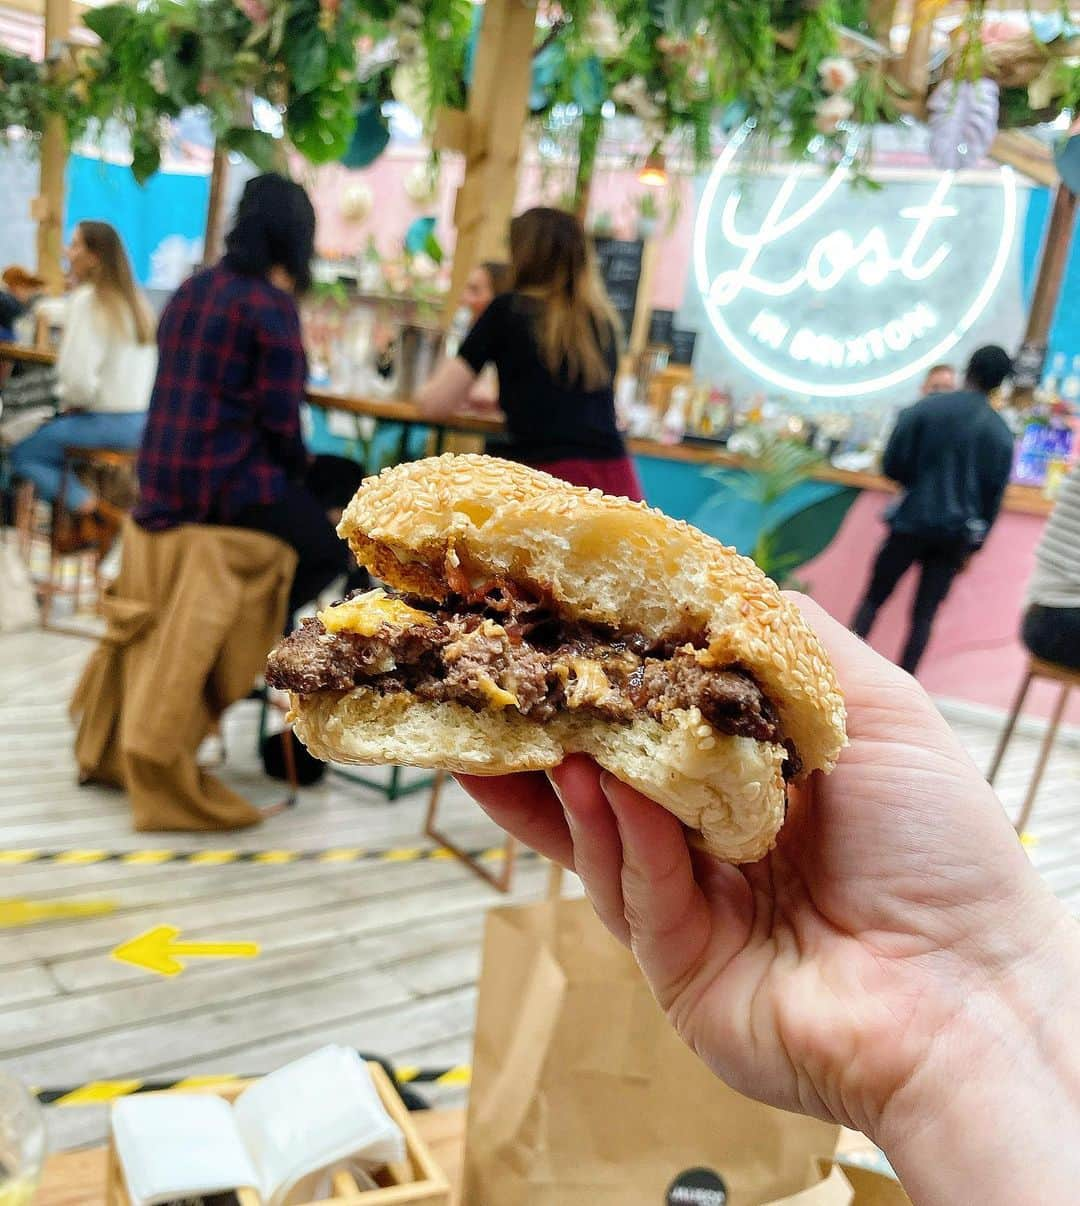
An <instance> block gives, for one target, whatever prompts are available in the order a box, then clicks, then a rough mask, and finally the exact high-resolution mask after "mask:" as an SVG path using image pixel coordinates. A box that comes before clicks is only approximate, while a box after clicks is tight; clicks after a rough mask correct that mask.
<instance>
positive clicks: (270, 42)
mask: <svg viewBox="0 0 1080 1206" xmlns="http://www.w3.org/2000/svg"><path fill="white" fill-rule="evenodd" d="M354 14H355V10H354V8H353V6H352V5H349V6H348V8H347V9H346V8H345V7H344V6H343V5H342V4H341V3H340V2H339V0H235V2H234V0H149V2H148V3H145V4H143V5H140V6H138V7H132V6H129V5H128V4H126V3H116V4H110V5H106V6H104V7H102V8H98V9H91V10H89V11H88V12H87V13H86V14H85V16H84V18H83V19H84V23H85V24H86V26H87V28H88V29H90V30H91V31H92V32H93V33H95V34H97V36H98V38H99V44H98V46H96V47H94V48H93V49H92V50H90V51H89V52H87V53H86V54H85V56H84V57H83V59H82V61H81V63H80V65H79V70H78V73H77V78H76V80H75V86H77V87H78V89H79V91H80V93H81V96H82V101H83V112H82V114H81V118H82V120H83V121H84V122H85V120H86V119H87V118H90V119H96V120H97V121H98V122H100V123H104V122H106V121H110V120H113V121H118V122H120V123H121V124H122V125H124V126H126V127H127V129H128V130H129V131H130V134H131V144H132V159H133V162H132V170H133V171H134V173H135V175H136V178H137V179H139V180H140V181H142V180H145V179H146V178H147V177H148V176H149V175H150V174H152V173H153V172H154V171H155V170H156V169H157V167H158V166H159V164H160V156H161V145H162V141H163V138H164V136H165V134H166V131H167V128H168V127H167V122H168V119H170V118H173V117H176V116H177V115H178V114H179V113H180V112H181V111H182V110H184V109H185V108H191V107H196V106H198V107H202V108H203V109H205V110H206V111H207V113H208V115H209V118H210V125H211V128H212V129H213V131H214V134H215V137H216V138H217V139H218V140H219V142H220V143H221V144H222V145H223V146H225V147H228V148H229V149H232V150H236V151H239V152H241V153H242V154H244V155H246V156H247V157H248V158H249V159H251V160H252V161H253V162H254V163H255V164H256V166H258V167H259V168H261V169H263V170H266V169H269V168H271V167H273V166H274V164H275V163H276V162H277V159H278V154H277V148H276V146H275V143H274V140H273V139H272V138H271V137H270V135H269V134H267V133H265V132H264V131H261V130H257V129H255V128H254V125H253V122H252V101H253V99H254V98H255V97H262V98H263V99H265V100H267V101H269V102H270V103H271V104H273V105H275V106H277V107H278V108H279V109H281V110H283V116H284V124H285V131H286V133H287V135H288V137H289V139H290V140H291V142H292V143H293V145H294V146H295V147H296V148H297V150H298V151H300V153H301V154H303V155H304V156H305V157H306V158H308V159H309V160H311V161H312V162H314V163H325V162H328V161H331V160H334V159H337V158H340V156H341V155H342V154H343V153H344V151H345V148H346V147H347V146H348V143H349V139H350V137H351V135H352V131H353V127H354V125H355V123H356V98H357V93H358V84H357V81H356V52H355V43H356V37H357V28H358V26H357V21H356V18H355V15H354ZM74 132H75V131H74V130H73V133H74Z"/></svg>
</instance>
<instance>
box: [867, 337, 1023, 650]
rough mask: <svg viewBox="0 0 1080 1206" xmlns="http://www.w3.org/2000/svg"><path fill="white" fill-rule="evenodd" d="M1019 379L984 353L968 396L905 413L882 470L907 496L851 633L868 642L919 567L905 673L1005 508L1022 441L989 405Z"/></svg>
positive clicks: (998, 358) (996, 355)
mask: <svg viewBox="0 0 1080 1206" xmlns="http://www.w3.org/2000/svg"><path fill="white" fill-rule="evenodd" d="M1011 372H1012V362H1011V361H1010V360H1009V356H1008V353H1007V352H1006V351H1005V350H1004V349H1003V348H999V347H994V346H990V347H985V348H979V350H978V351H977V352H975V354H974V355H973V356H972V357H971V360H970V361H969V362H968V367H967V378H966V387H967V388H966V389H963V390H958V391H957V392H955V393H948V394H931V395H930V396H928V397H926V398H923V400H922V401H921V402H917V403H916V404H915V405H914V406H910V407H908V409H907V410H905V411H903V412H902V413H901V415H900V418H899V419H898V420H897V423H896V427H895V428H894V429H893V433H892V436H891V437H890V439H889V444H888V447H887V448H886V449H885V456H884V457H883V459H882V469H883V470H884V472H885V475H886V476H887V477H891V478H892V479H893V481H896V482H899V483H900V485H901V486H903V488H904V495H903V497H902V499H901V500H900V502H899V503H898V504H897V505H896V506H895V507H894V508H893V509H892V510H891V511H890V513H889V516H888V523H889V527H890V528H891V529H892V530H891V533H890V535H889V537H888V538H887V539H886V541H885V543H884V544H883V545H882V546H881V549H880V551H879V552H878V555H877V560H876V561H875V562H874V570H873V573H872V574H871V576H870V585H869V586H868V587H867V590H866V595H865V596H864V598H863V601H862V603H861V604H860V606H859V610H858V612H857V613H856V615H855V620H854V622H853V624H852V628H853V629H854V630H855V632H856V633H857V634H858V635H859V636H861V637H865V636H866V635H867V634H868V633H869V632H870V629H871V628H872V627H873V623H874V618H875V617H876V615H877V613H878V609H879V608H880V607H881V605H882V604H883V603H884V602H885V600H886V599H887V598H888V597H889V596H890V595H891V594H892V592H893V590H894V589H895V588H896V584H897V583H898V582H899V581H900V579H901V577H903V575H904V573H905V572H906V571H907V570H908V569H909V568H910V567H911V565H913V564H914V563H915V562H918V563H919V565H920V567H921V573H920V577H919V587H918V590H917V592H916V594H915V603H914V606H913V608H912V613H911V629H910V631H909V633H908V639H907V644H906V645H905V646H904V653H903V656H902V657H901V659H900V664H901V665H902V666H903V668H904V669H905V670H907V671H908V673H910V674H914V673H915V668H916V667H917V666H918V664H919V659H920V658H921V657H922V655H923V651H924V650H925V649H926V644H927V642H928V641H929V639H930V628H931V625H932V624H933V622H934V615H935V614H936V612H937V609H938V608H939V607H940V606H941V604H942V603H943V602H944V600H945V596H946V595H947V594H948V593H949V587H950V586H951V585H952V582H953V579H954V578H955V577H956V575H957V574H958V573H959V572H960V571H961V570H962V569H963V568H964V566H965V565H966V564H967V562H968V559H969V558H970V557H971V555H972V553H974V552H975V551H976V550H977V549H979V548H981V547H982V544H983V542H984V541H985V539H986V536H987V533H988V532H989V531H990V527H991V525H992V524H993V522H994V520H995V519H996V518H997V513H998V510H999V508H1000V507H1001V499H1002V496H1003V495H1004V493H1005V487H1006V485H1008V481H1009V473H1010V470H1011V469H1012V455H1013V437H1012V433H1011V432H1010V431H1009V429H1008V427H1007V426H1006V425H1005V422H1004V420H1003V419H1002V418H1001V416H1000V415H998V414H997V413H996V412H995V411H994V410H993V409H992V408H991V406H990V403H989V399H988V397H987V395H988V394H990V393H991V392H992V391H993V390H995V389H997V387H998V386H999V385H1001V383H1002V382H1003V381H1004V380H1005V378H1006V377H1008V376H1009V375H1010V373H1011Z"/></svg>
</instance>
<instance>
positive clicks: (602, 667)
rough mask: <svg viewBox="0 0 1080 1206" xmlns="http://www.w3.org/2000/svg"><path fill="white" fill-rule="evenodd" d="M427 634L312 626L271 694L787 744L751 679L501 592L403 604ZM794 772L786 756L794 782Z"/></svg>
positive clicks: (291, 649)
mask: <svg viewBox="0 0 1080 1206" xmlns="http://www.w3.org/2000/svg"><path fill="white" fill-rule="evenodd" d="M404 599H405V601H406V602H407V603H408V604H409V605H410V606H412V607H416V608H419V609H423V610H425V611H426V612H427V613H428V615H429V616H430V620H429V622H426V623H425V622H417V623H415V624H408V625H406V626H399V625H397V624H389V623H386V624H382V625H380V626H379V627H378V628H377V630H376V631H375V632H374V633H373V634H372V635H371V636H360V635H357V634H356V633H351V632H336V633H335V632H327V630H326V628H325V627H324V626H323V624H322V623H321V621H319V620H317V619H311V620H306V621H305V622H304V624H303V625H302V626H301V627H300V628H299V629H298V630H297V631H295V632H294V633H292V634H291V635H290V636H288V637H287V638H286V639H285V640H284V641H283V642H282V643H281V644H280V645H279V646H278V648H277V649H275V650H274V652H273V653H272V654H271V656H270V660H269V663H268V666H267V676H266V677H267V682H268V683H269V684H270V685H271V686H273V687H278V688H280V689H282V690H287V691H293V692H295V693H296V694H298V695H310V694H313V693H315V692H318V691H342V692H345V691H352V690H353V689H355V688H356V687H370V688H372V689H373V690H376V691H380V692H382V693H391V692H399V691H409V692H411V693H412V694H414V695H416V696H417V698H419V699H424V700H430V701H443V700H455V701H457V702H459V703H462V704H465V705H466V706H468V707H470V708H473V709H474V710H476V711H480V710H481V709H485V708H492V707H496V708H499V707H514V708H516V709H517V710H518V711H520V712H521V713H522V714H523V715H525V716H527V717H528V718H529V719H531V720H536V721H544V720H547V719H550V717H552V716H553V715H554V714H555V713H556V712H558V711H560V710H568V709H569V710H579V709H580V710H587V711H589V712H591V713H593V714H595V715H597V716H600V717H603V718H604V719H606V720H612V721H630V720H633V719H634V717H635V716H637V715H640V714H642V713H644V714H646V715H649V716H653V717H655V718H657V719H659V718H662V717H663V715H664V713H665V712H668V711H671V710H674V709H689V708H698V709H699V710H700V712H701V714H702V716H703V717H704V719H706V720H707V721H708V722H709V723H710V724H711V725H713V727H714V728H716V729H717V730H718V731H719V732H721V733H729V734H733V735H735V736H739V737H751V738H754V739H755V740H757V741H772V742H779V741H781V740H782V739H781V734H780V723H779V716H778V714H777V711H776V708H775V707H774V705H773V704H772V702H771V701H770V700H769V699H768V698H767V697H766V696H765V694H764V692H763V691H762V690H761V688H760V686H759V685H758V684H757V682H756V681H755V680H754V678H753V676H752V675H751V674H750V673H749V672H748V671H746V670H745V669H743V668H741V667H738V666H732V667H729V668H726V669H707V668H705V667H703V666H701V665H700V664H699V663H698V661H697V659H696V657H695V651H694V649H693V647H692V645H690V644H686V643H684V644H681V645H678V646H675V645H674V644H671V643H669V644H666V645H665V644H656V643H650V642H649V641H648V640H647V639H646V638H645V637H644V636H642V635H640V634H625V633H620V634H615V633H612V632H610V631H607V630H605V629H602V628H600V627H598V626H594V625H588V624H582V623H577V622H574V621H566V620H562V619H560V618H559V617H557V616H556V615H554V614H553V613H551V612H550V611H549V610H547V609H545V608H544V607H543V606H542V605H540V604H536V603H531V602H529V601H527V600H521V599H520V598H519V597H516V596H514V595H513V594H511V593H510V592H507V591H506V590H505V589H504V590H502V591H499V590H495V591H493V592H489V593H487V594H486V595H485V596H484V597H482V598H480V599H475V598H474V599H469V598H467V597H464V596H458V597H455V598H453V599H451V600H448V601H447V602H446V604H444V605H443V606H442V607H439V608H437V609H436V608H434V606H433V605H432V603H431V602H430V601H427V600H420V599H416V598H413V597H411V596H404ZM794 765H795V762H794V751H793V750H791V749H790V747H789V773H792V769H791V768H793V767H794Z"/></svg>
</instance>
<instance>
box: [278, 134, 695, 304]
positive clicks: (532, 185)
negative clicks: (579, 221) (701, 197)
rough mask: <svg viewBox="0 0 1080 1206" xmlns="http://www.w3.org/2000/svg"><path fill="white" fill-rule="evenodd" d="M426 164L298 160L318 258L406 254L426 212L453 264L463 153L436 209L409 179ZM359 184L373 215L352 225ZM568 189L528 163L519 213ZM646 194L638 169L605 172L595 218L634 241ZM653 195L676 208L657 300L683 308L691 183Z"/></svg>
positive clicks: (390, 155)
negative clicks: (419, 199)
mask: <svg viewBox="0 0 1080 1206" xmlns="http://www.w3.org/2000/svg"><path fill="white" fill-rule="evenodd" d="M425 160H426V154H425V152H424V151H423V150H421V149H419V148H417V149H415V150H410V149H406V148H399V147H391V148H390V149H388V150H387V151H386V152H385V153H384V154H383V155H381V156H380V157H379V158H378V159H377V160H376V161H375V163H373V164H372V165H371V167H369V168H364V169H363V170H361V171H351V170H349V169H348V168H345V167H342V166H341V165H339V164H333V165H330V166H328V167H324V168H319V169H318V170H315V171H312V169H310V168H306V169H305V167H304V166H303V165H302V164H299V163H298V164H297V165H296V175H297V178H298V179H300V180H302V181H303V182H304V183H305V184H306V185H307V186H308V188H309V189H310V191H311V195H312V200H313V202H314V204H315V210H316V213H317V214H318V223H319V224H318V231H317V234H316V240H317V244H318V248H319V251H320V253H322V254H323V255H326V256H328V257H330V258H338V257H340V256H347V255H355V254H356V253H357V252H358V251H361V250H362V249H363V248H364V247H365V246H366V244H367V241H368V239H369V237H374V239H375V245H376V247H377V248H378V249H379V252H380V254H381V255H383V256H386V257H388V258H391V259H392V258H395V257H397V256H399V255H400V254H401V246H402V240H403V239H404V237H405V231H406V230H407V229H408V227H409V224H410V223H411V222H413V221H414V220H415V219H416V218H418V217H421V216H423V215H425V214H433V215H434V216H435V217H436V218H437V225H436V234H437V236H438V238H439V241H440V243H441V244H442V246H443V248H444V249H445V250H446V252H447V258H448V259H449V256H450V253H451V252H452V251H453V245H454V228H453V220H452V218H453V210H454V197H455V195H456V192H457V189H458V187H459V185H460V183H461V178H462V174H463V161H462V159H461V157H460V156H457V155H445V156H443V167H442V173H441V177H440V181H439V189H438V196H437V199H436V201H435V204H434V205H433V206H421V205H417V204H416V203H415V202H414V201H412V199H411V198H410V197H409V195H408V193H407V192H406V191H405V183H404V182H405V177H406V175H407V174H408V173H409V171H411V170H412V169H413V168H414V167H415V166H416V165H418V164H422V163H424V162H425ZM360 181H362V182H364V183H365V184H367V186H368V187H369V188H370V189H371V192H372V196H373V199H374V205H373V208H372V213H371V215H370V217H368V218H367V220H366V221H364V222H346V221H345V220H344V219H343V218H342V216H341V200H342V197H343V195H344V193H345V190H346V189H347V188H348V187H349V186H350V184H352V183H354V182H360ZM565 185H566V177H565V174H563V175H561V176H560V177H557V178H556V177H552V178H550V179H547V180H545V178H544V175H543V173H542V172H541V169H540V167H539V165H538V164H537V163H536V162H529V163H527V164H526V165H525V166H524V168H523V169H522V173H521V186H520V188H519V190H518V203H517V208H518V209H519V210H521V209H525V208H527V207H528V206H529V205H537V204H542V203H548V204H551V203H554V202H555V201H556V200H557V198H558V196H559V193H560V192H561V191H562V188H564V187H565ZM646 191H647V190H646V189H645V187H644V186H643V185H641V184H639V183H638V182H637V175H636V171H635V170H634V169H632V168H603V167H601V168H600V169H598V170H597V172H596V175H595V177H594V180H593V188H592V194H591V204H590V210H589V212H590V218H595V216H596V215H598V214H601V213H607V214H608V215H610V217H611V219H612V221H613V224H614V229H615V233H616V234H617V235H618V236H619V237H622V238H633V237H634V236H635V228H636V213H637V210H636V199H637V198H638V197H639V196H640V195H641V194H642V193H644V192H646ZM651 191H654V192H655V194H656V196H657V197H658V199H659V201H660V204H661V209H662V211H663V210H668V207H670V206H672V204H673V203H674V207H675V220H674V224H673V225H672V226H670V228H669V223H668V222H665V221H662V222H661V223H660V227H659V229H658V232H657V237H658V238H659V240H660V253H659V255H658V256H657V268H656V273H655V276H654V281H653V291H652V298H651V301H652V304H653V305H654V306H656V307H657V308H660V309H667V310H673V309H677V308H678V307H679V306H680V305H681V304H682V297H683V290H684V289H685V287H686V280H687V274H688V271H689V264H690V245H691V233H692V228H693V221H694V205H693V183H692V181H689V180H685V179H678V180H676V179H674V178H673V181H672V183H671V184H670V185H669V187H668V189H666V190H659V189H658V190H651Z"/></svg>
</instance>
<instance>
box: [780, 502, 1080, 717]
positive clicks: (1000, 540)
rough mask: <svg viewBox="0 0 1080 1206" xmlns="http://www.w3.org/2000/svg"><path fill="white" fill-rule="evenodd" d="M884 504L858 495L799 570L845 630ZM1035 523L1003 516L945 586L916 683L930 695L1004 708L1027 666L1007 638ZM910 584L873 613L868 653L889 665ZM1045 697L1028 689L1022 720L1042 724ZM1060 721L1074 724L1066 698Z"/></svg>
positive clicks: (901, 631)
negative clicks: (832, 535) (1026, 715)
mask: <svg viewBox="0 0 1080 1206" xmlns="http://www.w3.org/2000/svg"><path fill="white" fill-rule="evenodd" d="M890 499H891V496H887V495H885V494H877V493H874V492H873V491H869V490H868V491H864V492H863V493H862V494H860V495H859V497H858V499H857V500H856V502H855V504H854V506H853V507H852V508H851V510H850V511H849V512H848V514H847V518H846V519H845V520H844V523H843V525H842V527H841V528H840V532H839V534H838V535H837V537H836V539H835V540H834V541H833V542H832V544H830V545H829V547H828V548H827V549H826V550H825V552H824V553H822V554H821V556H820V557H817V558H815V559H814V560H813V561H811V562H809V563H808V564H807V565H806V566H804V567H803V568H802V569H800V570H799V575H798V576H799V578H800V579H803V580H805V581H806V582H807V583H808V584H809V586H810V591H811V593H812V594H813V596H814V598H815V599H816V600H817V601H818V602H819V603H820V604H821V605H822V606H823V607H824V608H825V609H826V610H827V611H829V612H830V614H832V615H833V616H835V617H836V618H837V619H838V620H840V621H842V622H843V623H845V624H848V623H850V622H851V618H852V616H853V615H854V612H855V608H856V606H857V604H858V602H859V600H860V598H861V597H862V592H863V590H864V589H865V587H866V583H867V579H868V577H869V573H870V567H871V565H872V564H873V559H874V556H875V555H876V553H877V549H878V545H879V544H880V543H881V541H882V540H883V539H884V537H885V534H886V528H885V525H884V523H882V521H881V516H882V513H883V511H884V510H885V507H886V506H887V504H888V502H889V501H890ZM1045 522H1046V521H1045V520H1044V519H1042V518H1040V517H1039V516H1035V515H1016V514H1012V513H1010V512H1003V513H1002V515H1001V517H1000V518H999V520H998V522H997V523H996V524H995V525H994V528H993V530H992V531H991V533H990V538H989V540H988V541H987V543H986V547H985V548H984V549H983V550H982V552H981V553H980V554H979V555H978V556H977V557H975V558H973V559H972V561H971V564H970V565H969V567H968V569H967V570H966V571H965V572H964V573H963V574H961V575H960V576H959V577H958V578H957V579H956V581H955V582H954V583H953V587H952V590H951V591H950V592H949V596H948V598H947V599H946V600H945V603H944V605H943V606H942V608H941V610H940V611H939V612H938V616H937V621H936V623H935V625H934V632H933V635H932V636H931V638H930V645H929V647H928V648H927V651H926V656H925V657H924V659H923V662H922V665H921V666H920V667H919V680H920V681H921V682H922V684H923V686H925V687H926V689H927V690H928V691H929V692H930V693H931V694H932V695H936V696H938V697H941V698H948V699H960V700H966V701H968V702H970V703H976V704H984V705H987V706H990V707H994V708H1000V709H1002V710H1005V709H1007V708H1008V707H1009V706H1010V705H1011V703H1012V699H1013V696H1014V694H1015V692H1016V689H1017V687H1018V685H1019V683H1020V679H1021V677H1022V676H1023V673H1024V666H1025V664H1026V661H1027V652H1026V650H1025V649H1024V647H1023V645H1022V644H1021V643H1020V640H1019V637H1018V635H1017V634H1018V631H1019V627H1020V617H1021V616H1022V614H1023V611H1024V592H1025V590H1026V587H1027V582H1028V579H1029V578H1030V576H1031V572H1032V569H1033V568H1034V565H1035V547H1036V545H1037V544H1038V542H1039V538H1040V536H1041V535H1042V529H1043V524H1044V523H1045ZM915 584H916V572H915V571H912V572H909V573H908V574H907V575H906V576H905V578H904V579H903V580H902V581H901V583H900V585H899V587H898V588H897V590H896V593H895V594H894V595H893V596H892V598H891V599H890V600H889V601H888V603H886V604H885V606H884V607H883V608H882V609H881V611H880V612H879V613H878V618H877V623H876V624H875V625H874V631H873V632H872V633H871V634H870V643H871V644H872V645H873V646H874V648H875V649H877V650H879V652H881V653H883V654H885V656H886V657H889V658H893V659H895V658H897V657H899V654H900V650H901V648H902V646H903V642H904V639H905V637H906V634H907V618H908V616H909V615H910V614H911V602H912V598H913V596H914V593H915ZM1055 697H1056V690H1055V689H1054V688H1053V687H1051V686H1050V685H1047V684H1037V685H1036V686H1034V687H1033V688H1032V691H1031V694H1030V695H1029V696H1028V703H1027V705H1026V707H1025V711H1026V712H1031V713H1034V714H1036V715H1041V716H1047V715H1049V712H1050V708H1051V706H1052V704H1053V701H1054V699H1055ZM1068 720H1069V722H1070V723H1073V724H1076V723H1080V700H1078V699H1076V698H1075V696H1074V699H1073V701H1072V704H1071V706H1070V710H1069V713H1068Z"/></svg>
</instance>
